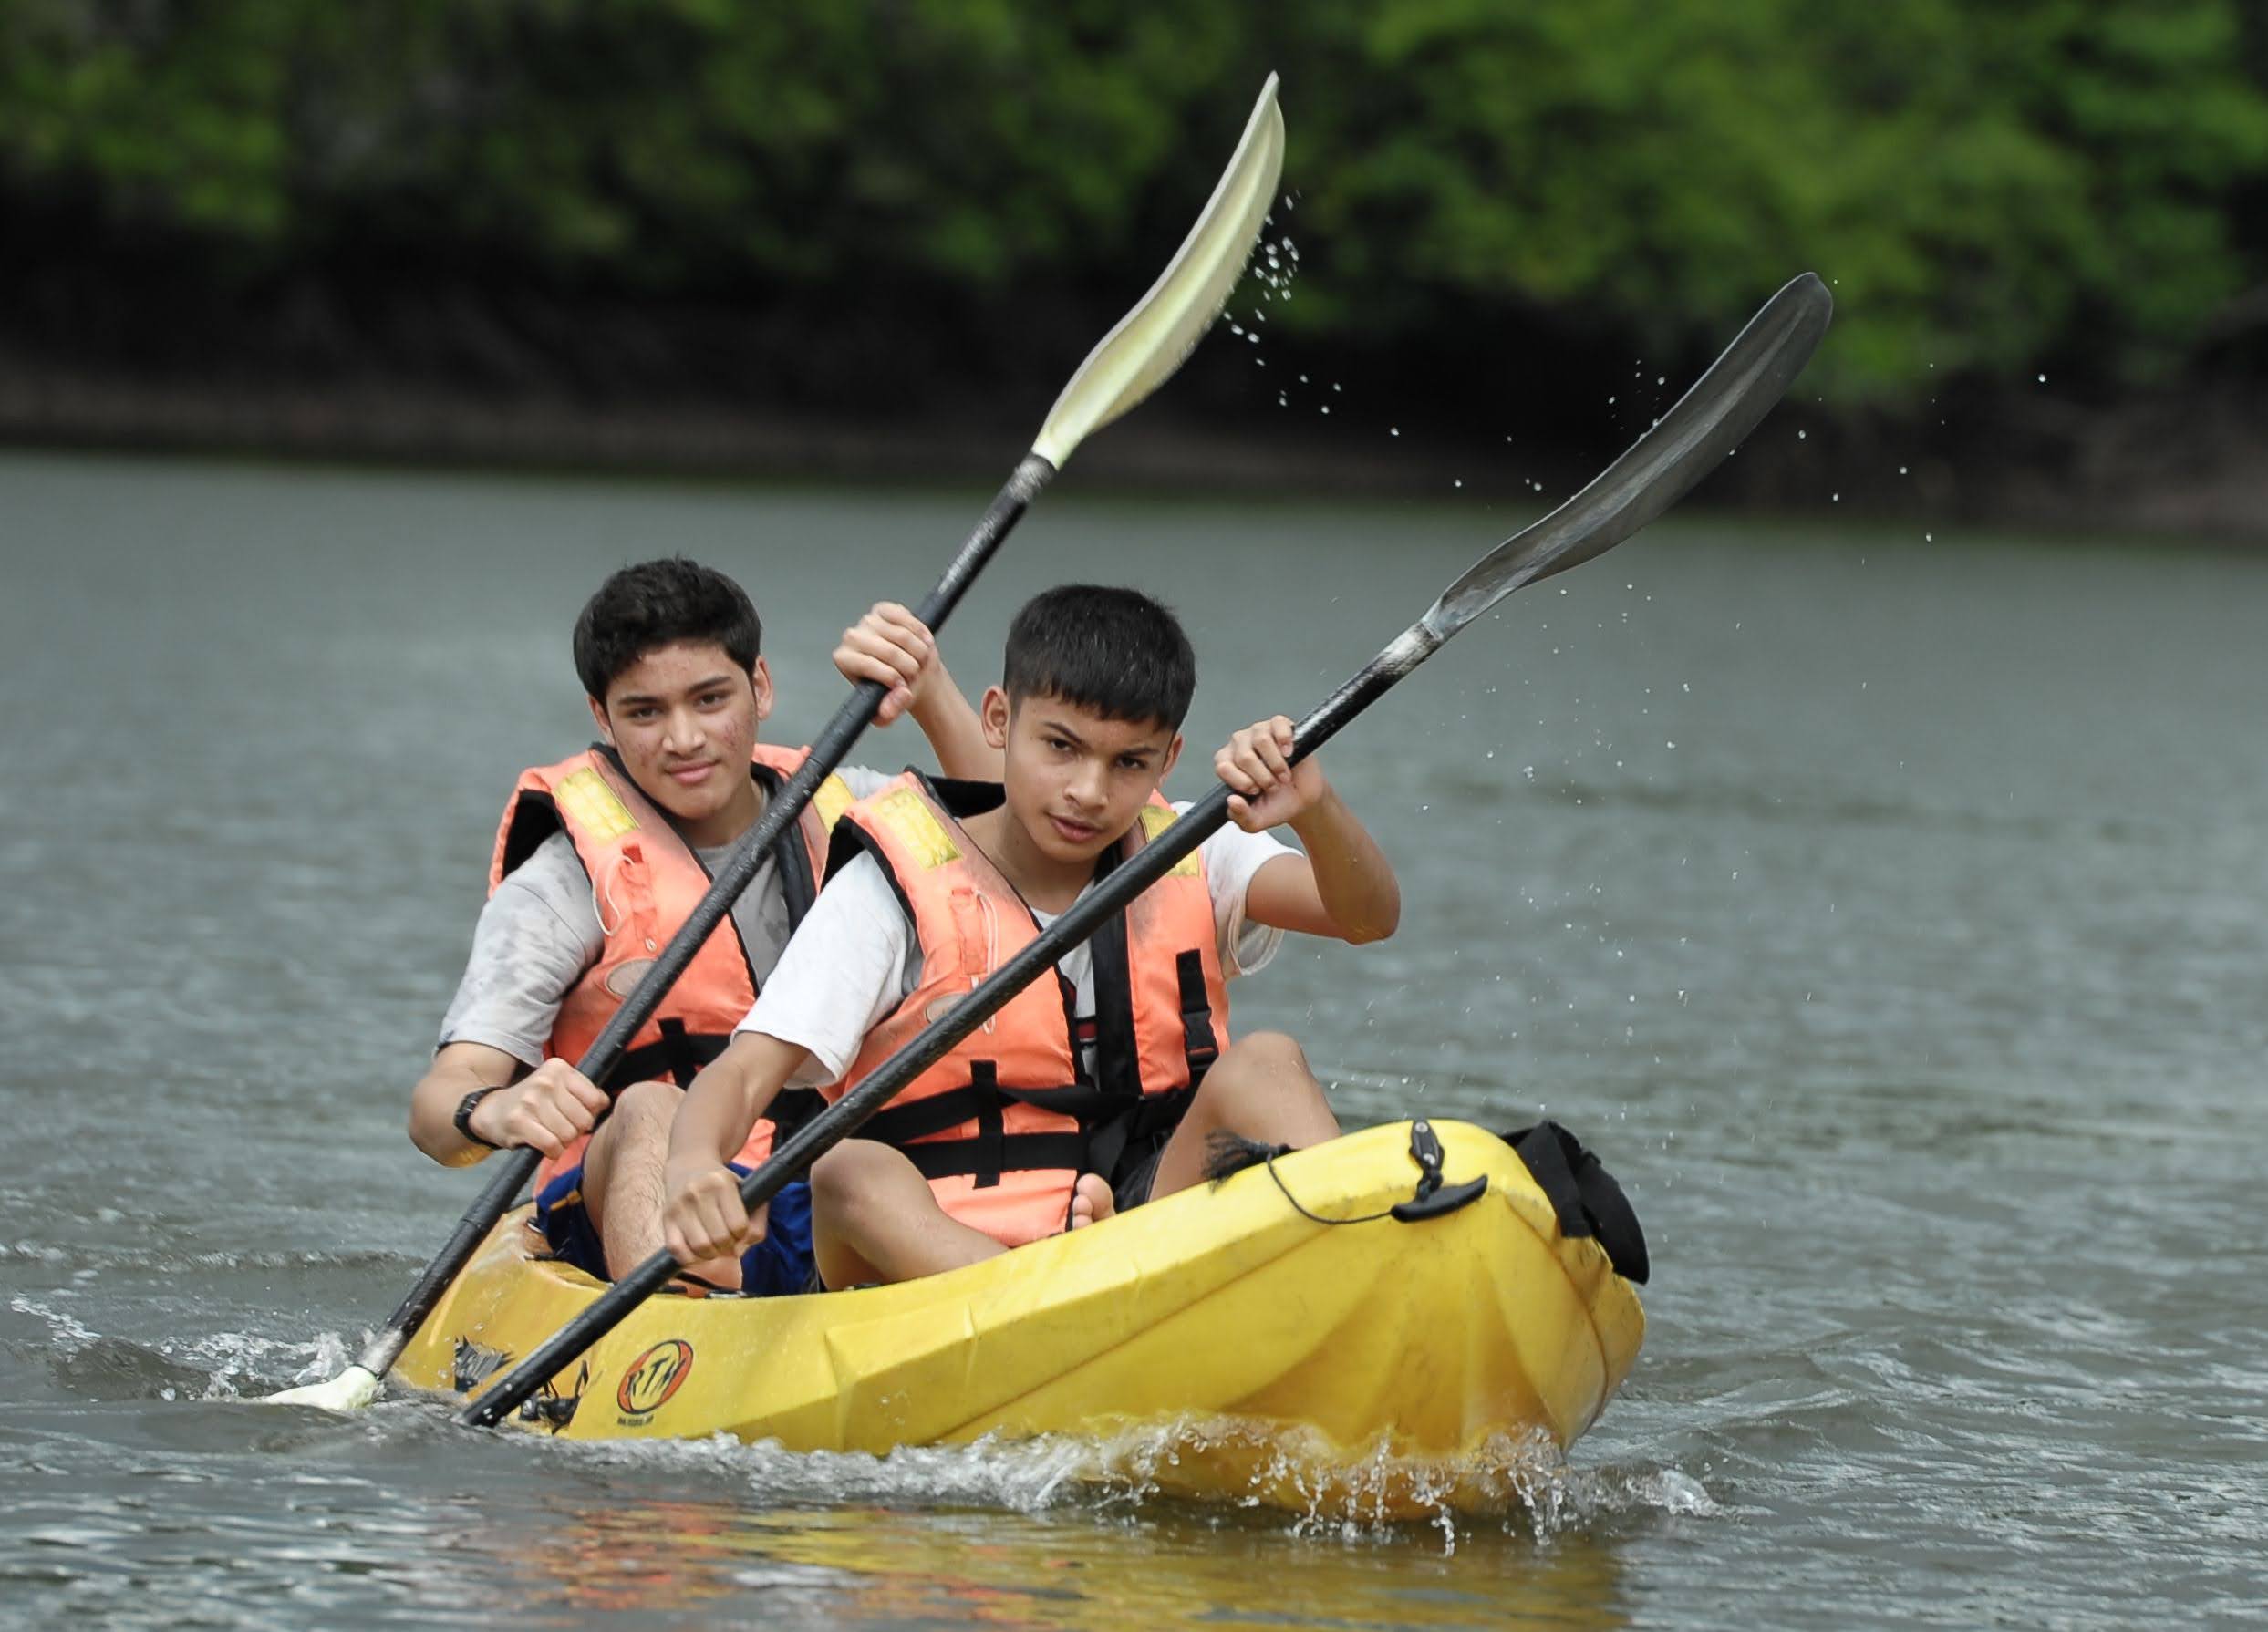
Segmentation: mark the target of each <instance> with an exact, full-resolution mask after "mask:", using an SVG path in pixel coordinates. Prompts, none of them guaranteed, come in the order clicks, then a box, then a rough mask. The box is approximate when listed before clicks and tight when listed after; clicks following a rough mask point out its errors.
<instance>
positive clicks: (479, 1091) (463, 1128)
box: [450, 1082, 504, 1151]
mask: <svg viewBox="0 0 2268 1632" xmlns="http://www.w3.org/2000/svg"><path fill="white" fill-rule="evenodd" d="M503 1090H504V1085H503V1084H502V1083H501V1082H499V1083H496V1084H494V1085H493V1086H492V1087H489V1088H476V1089H474V1090H472V1091H471V1093H469V1094H467V1095H465V1097H464V1098H463V1099H461V1100H458V1101H457V1114H456V1115H455V1116H454V1117H452V1118H451V1119H450V1121H453V1122H455V1123H456V1126H457V1131H458V1132H460V1133H461V1134H463V1135H464V1136H465V1137H466V1138H467V1139H469V1140H471V1141H472V1142H473V1143H474V1144H484V1145H486V1146H487V1147H488V1148H489V1149H490V1150H492V1151H501V1150H502V1149H503V1148H504V1147H503V1146H502V1145H500V1144H498V1143H497V1142H496V1141H494V1140H492V1139H482V1137H481V1136H480V1135H479V1134H478V1133H475V1132H474V1131H472V1109H473V1107H474V1106H476V1105H478V1104H479V1103H480V1102H481V1101H482V1100H485V1099H487V1098H488V1097H489V1095H491V1094H494V1093H502V1091H503Z"/></svg>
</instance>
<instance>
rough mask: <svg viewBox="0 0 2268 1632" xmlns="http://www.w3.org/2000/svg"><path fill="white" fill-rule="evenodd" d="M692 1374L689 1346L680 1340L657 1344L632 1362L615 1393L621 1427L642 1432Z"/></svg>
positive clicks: (691, 1353) (691, 1356) (691, 1357)
mask: <svg viewBox="0 0 2268 1632" xmlns="http://www.w3.org/2000/svg"><path fill="white" fill-rule="evenodd" d="M692 1372H693V1346H692V1345H691V1344H690V1343H688V1342H687V1341H686V1340H685V1339H684V1338H670V1339H669V1340H668V1342H665V1343H657V1344H655V1345H654V1346H653V1348H649V1349H647V1351H646V1352H645V1353H644V1354H642V1355H640V1356H638V1358H637V1359H635V1360H632V1361H631V1362H630V1368H629V1369H628V1370H627V1371H625V1372H624V1373H623V1374H622V1386H621V1387H620V1388H618V1389H616V1390H615V1403H616V1405H618V1406H620V1407H621V1408H622V1421H623V1425H624V1426H625V1427H627V1428H643V1427H644V1426H645V1425H646V1424H647V1423H648V1422H650V1421H652V1420H653V1417H654V1413H655V1412H656V1411H658V1410H661V1408H662V1407H663V1406H665V1405H667V1404H668V1403H669V1396H671V1395H672V1394H674V1393H676V1392H677V1391H678V1389H680V1388H682V1387H683V1386H684V1384H685V1379H687V1378H688V1377H689V1376H691V1375H692Z"/></svg>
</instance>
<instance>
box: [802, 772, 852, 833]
mask: <svg viewBox="0 0 2268 1632" xmlns="http://www.w3.org/2000/svg"><path fill="white" fill-rule="evenodd" d="M811 802H812V808H813V810H815V811H818V812H819V825H820V826H821V827H823V828H825V829H826V830H827V831H829V832H833V831H834V824H835V822H836V821H837V820H838V819H839V818H840V817H841V816H842V814H843V812H844V811H847V810H849V809H850V808H851V806H852V805H854V804H855V803H856V802H857V801H855V800H854V799H853V798H852V797H851V785H850V784H849V783H848V782H846V781H844V780H843V779H842V778H841V777H839V776H829V777H828V778H827V780H825V781H823V782H822V783H820V784H819V791H818V792H816V793H814V794H813V795H812V796H811Z"/></svg>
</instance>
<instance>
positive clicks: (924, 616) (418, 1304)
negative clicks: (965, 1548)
mask: <svg viewBox="0 0 2268 1632" xmlns="http://www.w3.org/2000/svg"><path fill="white" fill-rule="evenodd" d="M1283 162H1284V119H1283V115H1282V113H1281V112H1279V110H1278V108H1277V107H1276V76H1275V75H1273V74H1270V75H1269V77H1268V83H1267V84H1266V85H1264V86H1262V87H1261V88H1260V97H1259V100H1258V102H1256V103H1254V104H1253V108H1252V117H1251V118H1250V119H1248V120H1247V121H1246V124H1245V128H1244V136H1243V139H1241V140H1240V141H1238V144H1237V151H1236V153H1235V156H1234V157H1232V158H1231V159H1230V160H1228V169H1227V170H1226V171H1225V172H1223V174H1222V176H1221V179H1220V182H1219V184H1218V185H1217V186H1216V187H1215V188H1214V189H1213V196H1212V197H1211V199H1209V200H1208V201H1206V206H1205V212H1204V213H1203V214H1201V215H1199V216H1198V217H1197V223H1196V226H1194V227H1192V228H1190V230H1189V235H1188V237H1186V238H1185V239H1184V240H1182V244H1181V247H1180V248H1179V249H1178V250H1176V251H1175V253H1174V258H1173V260H1172V261H1171V262H1169V263H1167V265H1166V268H1165V272H1164V273H1163V274H1161V275H1160V276H1159V278H1158V280H1157V282H1156V283H1155V284H1152V285H1151V286H1150V291H1149V293H1148V294H1144V296H1143V297H1142V299H1141V300H1140V301H1139V302H1137V303H1136V304H1135V305H1134V310H1133V311H1131V312H1129V313H1127V314H1126V315H1125V316H1124V317H1122V318H1120V319H1119V320H1118V324H1117V326H1116V327H1114V328H1113V329H1112V330H1111V332H1110V333H1109V334H1107V335H1105V336H1103V339H1102V342H1101V344H1099V345H1098V346H1095V348H1094V349H1093V351H1091V352H1089V353H1088V354H1087V357H1086V360H1085V361H1084V362H1082V363H1081V364H1080V365H1079V371H1078V372H1077V373H1076V374H1074V375H1072V377H1071V383H1070V384H1069V385H1067V386H1065V387H1063V392H1062V396H1060V397H1058V398H1056V399H1055V406H1054V407H1053V408H1050V409H1049V410H1048V417H1047V422H1046V423H1045V424H1043V425H1041V428H1040V435H1039V437H1038V439H1036V440H1034V441H1033V443H1032V445H1031V451H1030V453H1028V454H1026V455H1025V456H1024V458H1023V460H1022V461H1021V462H1020V463H1019V464H1018V465H1017V467H1016V470H1015V473H1014V474H1013V475H1011V476H1010V477H1009V479H1008V483H1007V485H1006V486H1004V487H1002V488H1001V489H1000V491H999V494H998V495H997V496H996V497H995V498H994V499H993V501H992V503H991V506H990V507H989V509H987V510H986V511H985V512H984V515H983V517H982V519H981V520H979V522H978V523H977V527H976V531H975V532H971V533H970V534H969V535H968V542H966V543H964V544H963V545H962V546H961V550H960V553H959V554H958V555H956V556H955V557H954V558H953V561H952V563H951V564H950V565H948V567H947V568H946V569H945V575H944V576H943V577H941V578H939V579H938V580H937V587H936V588H934V589H932V590H931V591H930V592H929V596H928V599H927V600H925V601H924V602H922V604H920V605H919V606H917V607H916V608H915V610H914V615H915V616H917V617H918V618H919V619H921V621H922V622H923V623H924V624H926V625H928V626H929V628H930V629H931V630H932V631H934V630H937V629H938V628H940V627H942V626H943V625H944V623H945V620H946V618H947V617H948V615H950V614H951V612H952V610H953V608H954V606H955V605H956V604H958V602H959V600H960V598H961V595H962V594H963V592H964V591H966V590H967V589H968V585H969V584H971V583H972V582H973V581H974V580H975V578H976V576H977V574H978V573H979V572H981V571H983V569H984V566H985V563H987V562H989V560H991V558H992V553H993V552H994V551H995V550H997V549H999V545H1000V541H1001V540H1003V539H1005V538H1006V537H1007V536H1008V534H1009V530H1010V529H1011V528H1012V527H1014V526H1015V525H1016V522H1018V520H1019V519H1020V518H1021V516H1022V515H1023V513H1024V511H1025V509H1026V507H1027V506H1029V505H1030V502H1031V501H1032V500H1033V499H1035V498H1037V497H1038V496H1039V494H1040V491H1041V489H1042V488H1044V487H1046V486H1047V484H1048V482H1049V480H1050V479H1051V478H1052V477H1053V476H1054V475H1055V473H1056V471H1058V470H1061V469H1062V466H1063V463H1064V461H1065V460H1068V459H1070V458H1071V456H1072V452H1073V451H1074V450H1075V449H1077V448H1078V446H1079V444H1080V443H1081V442H1082V441H1083V440H1084V439H1086V438H1087V436H1088V435H1089V434H1090V433H1092V432H1093V431H1096V430H1100V429H1102V428H1103V426H1105V425H1108V424H1109V423H1110V422H1111V421H1112V420H1113V419H1116V418H1118V417H1119V416H1120V415H1122V414H1124V413H1125V412H1126V411H1127V410H1128V409H1130V408H1134V406H1135V405H1136V404H1137V403H1139V402H1141V401H1142V400H1143V399H1144V398H1146V397H1148V396H1149V395H1150V393H1151V392H1153V391H1155V390H1156V389H1157V387H1159V386H1161V385H1163V384H1165V381H1166V380H1167V379H1168V378H1169V377H1171V376H1172V375H1173V372H1174V370H1175V369H1176V368H1178V367H1181V364H1182V360H1183V359H1184V358H1185V357H1186V356H1188V355H1189V353H1190V352H1191V351H1192V350H1193V349H1194V348H1195V347H1196V343H1197V342H1198V341H1199V340H1200V339H1202V338H1203V337H1204V335H1205V331H1206V329H1207V328H1209V327H1211V326H1212V323H1213V319H1214V318H1215V317H1217V316H1218V315H1220V310H1221V307H1222V306H1223V305H1226V304H1227V299H1228V295H1229V292H1230V291H1231V290H1232V289H1234V288H1235V287H1236V284H1237V280H1238V278H1239V277H1240V276H1242V275H1243V273H1244V264H1245V261H1246V259H1247V258H1248V256H1249V255H1250V254H1251V253H1252V245H1253V243H1254V242H1255V241H1256V240H1257V239H1258V237H1259V232H1260V226H1261V223H1262V222H1264V221H1265V220H1266V219H1267V216H1268V209H1269V201H1270V200H1272V199H1273V198H1274V197H1275V195H1276V182H1277V179H1278V178H1279V176H1280V175H1281V174H1282V171H1283ZM884 696H885V687H883V685H882V684H881V682H879V681H876V680H867V681H864V682H862V683H861V684H860V685H859V686H858V687H857V688H856V689H854V691H853V692H852V693H851V695H850V697H849V698H848V699H847V700H845V701H844V704H843V706H842V707H841V708H838V709H836V710H835V714H834V718H833V719H831V720H829V721H828V722H827V728H826V729H825V730H823V731H822V732H821V733H820V734H819V738H818V739H817V740H816V741H814V742H813V744H812V748H811V758H810V759H807V760H805V761H804V763H803V769H802V770H798V771H797V772H796V773H795V774H794V775H793V776H792V777H791V778H790V779H789V780H788V782H787V785H786V786H785V787H783V788H782V789H781V790H780V791H779V793H778V794H776V795H775V796H774V797H773V798H772V802H771V803H770V804H769V805H768V806H766V807H765V810H764V813H763V814H762V815H761V817H759V818H758V819H757V821H756V825H755V826H753V827H751V829H749V831H748V832H747V833H746V834H745V835H743V836H742V838H741V839H740V843H739V845H738V846H737V847H736V848H735V849H734V851H733V852H732V856H731V859H730V860H729V861H728V862H726V863H725V865H724V866H723V867H722V868H721V869H720V871H719V872H718V873H717V876H716V882H715V883H711V884H710V885H709V893H708V894H707V895H705V896H703V897H702V898H701V902H700V904H699V906H697V907H696V908H694V910H693V914H692V916H691V917H689V918H688V919H687V920H686V922H685V927H684V928H682V929H680V930H679V931H678V933H677V935H675V936H674V937H673V938H672V939H671V940H670V942H669V944H668V946H666V947H664V948H663V950H662V953H661V955H660V956H659V957H658V958H657V959H655V960H654V965H653V966H652V967H651V968H650V969H648V970H647V972H646V976H645V977H644V978H643V979H642V980H640V981H639V982H638V984H637V989H636V990H635V991H633V992H632V993H631V994H630V996H629V997H628V998H627V1000H625V1002H624V1003H623V1005H622V1007H620V1008H619V1009H617V1010H616V1011H615V1017H614V1018H613V1019H611V1020H609V1021H608V1022H607V1023H606V1029H605V1030H603V1031H601V1032H600V1033H599V1034H598V1037H597V1038H596V1039H595V1041H593V1043H592V1044H591V1047H590V1050H589V1051H588V1052H587V1053H585V1055H584V1056H583V1058H582V1059H579V1060H577V1061H576V1062H575V1069H577V1070H579V1071H581V1072H582V1073H583V1075H584V1076H585V1077H587V1078H589V1079H591V1080H592V1081H594V1082H604V1081H605V1080H606V1078H607V1076H608V1074H609V1073H611V1072H612V1071H613V1070H614V1069H615V1067H616V1065H617V1064H618V1063H619V1062H620V1060H621V1059H622V1056H623V1052H624V1050H625V1049H626V1048H627V1047H628V1045H629V1041H630V1038H633V1037H635V1036H636V1035H637V1032H638V1030H639V1029H640V1028H642V1027H643V1026H644V1025H645V1024H646V1022H647V1020H648V1019H650V1018H652V1017H653V1013H654V1010H655V1009H656V1008H658V1007H660V1004H661V1000H662V998H663V997H667V996H668V992H669V988H670V987H671V986H674V985H675V984H676V983H677V979H678V976H680V975H681V974H683V973H684V972H685V966H687V965H688V964H689V963H690V962H692V960H693V955H694V953H696V952H697V951H699V949H700V946H701V945H702V943H703V942H705V941H707V940H708V938H709V935H710V934H711V933H712V932H713V931H714V930H715V929H716V927H717V925H718V924H721V923H722V922H723V921H724V916H725V914H727V913H729V912H730V911H731V910H732V904H733V903H734V902H735V901H737V900H739V899H740V893H741V892H742V891H743V890H745V889H747V887H748V883H749V881H750V880H751V879H752V878H753V877H755V876H756V873H757V870H758V869H759V868H760V867H761V866H762V864H763V861H764V858H765V856H766V855H767V854H769V853H770V852H771V850H772V845H773V843H774V842H777V841H778V840H779V838H780V837H781V835H782V834H785V833H792V832H793V831H794V827H795V821H796V818H797V817H799V816H801V815H802V814H803V807H804V806H805V805H806V804H808V803H809V802H810V801H811V797H812V795H813V793H814V792H816V791H817V790H818V787H819V784H820V783H821V782H823V781H824V780H826V779H827V777H828V776H829V775H830V774H831V773H832V772H833V771H834V768H835V767H836V766H837V765H839V764H841V763H842V762H843V757H844V754H846V753H848V752H849V751H850V747H851V744H852V743H853V742H854V741H856V740H857V739H858V735H859V733H860V732H861V731H864V730H865V728H866V724H867V722H868V721H869V720H871V719H872V718H874V711H875V708H876V707H877V706H878V705H879V704H880V703H881V701H882V699H883V697H884ZM539 1161H540V1158H539V1157H538V1156H537V1154H536V1152H533V1151H532V1150H525V1149H523V1150H519V1151H514V1152H512V1153H511V1154H510V1155H509V1156H507V1157H505V1158H504V1159H503V1160H502V1162H500V1163H499V1164H498V1172H497V1173H496V1175H495V1177H494V1178H493V1179H492V1180H491V1181H490V1182H489V1183H488V1186H487V1188H486V1189H484V1190H482V1192H481V1193H480V1195H479V1197H478V1198H477V1199H476V1200H475V1201H474V1202H473V1203H472V1205H471V1208H470V1209H468V1210H467V1211H466V1213H465V1215H464V1217H463V1218H462V1219H461V1220H460V1221H459V1222H458V1224H457V1228H456V1231H455V1233H454V1234H451V1235H450V1238H449V1240H448V1242H447V1244H446V1245H443V1246H442V1248H441V1250H440V1253H439V1254H437V1255H435V1256H434V1259H433V1261H432V1262H431V1263H430V1264H429V1265H426V1267H425V1273H424V1274H422V1275H420V1276H419V1277H418V1281H417V1285H416V1286H412V1287H411V1288H410V1289H409V1296H407V1297H405V1298H404V1299H403V1300H402V1303H401V1307H399V1308H398V1309H396V1310H395V1311H394V1313H393V1314H392V1315H391V1316H389V1317H388V1319H387V1321H386V1324H385V1325H384V1326H382V1327H379V1328H378V1330H377V1331H376V1332H375V1333H373V1334H372V1335H371V1338H370V1340H369V1342H368V1344H367V1345H366V1346H365V1347H364V1348H363V1351H362V1355H361V1358H359V1359H357V1361H356V1362H355V1364H353V1365H352V1366H349V1367H348V1368H347V1369H346V1370H344V1371H342V1372H340V1373H339V1374H338V1375H337V1377H334V1378H332V1379H329V1380H328V1381H326V1382H319V1383H309V1384H306V1386H304V1387H301V1388H296V1389H285V1390H284V1391H283V1392H282V1393H280V1394H271V1395H269V1396H268V1400H270V1401H271V1402H272V1403H275V1404H287V1405H319V1406H326V1407H328V1408H329V1409H331V1410H355V1409H357V1407H360V1406H364V1405H367V1404H368V1403H369V1402H370V1400H373V1399H374V1398H376V1396H377V1394H378V1379H380V1378H382V1377H384V1376H385V1375H386V1372H387V1369H388V1367H390V1366H391V1365H392V1364H393V1363H394V1360H395V1358H396V1357H397V1356H399V1354H400V1353H401V1351H402V1348H403V1347H404V1346H405V1345H407V1344H408V1343H409V1339H410V1338H411V1337H412V1336H413V1335H414V1334H415V1333H416V1331H417V1329H418V1327H420V1326H421V1325H423V1324H424V1322H425V1317H426V1316H428V1315H429V1314H430V1313H431V1312H432V1309H433V1306H434V1305H435V1304H436V1303H438V1302H439V1301H440V1295H441V1292H442V1290H443V1289H444V1288H445V1287H447V1286H448V1285H449V1283H450V1281H452V1280H454V1279H456V1277H457V1272H458V1271H459V1270H461V1269H462V1268H463V1267H464V1265H465V1262H466V1260H467V1259H469V1258H470V1257H471V1255H472V1249H473V1248H474V1247H475V1246H477V1245H480V1242H481V1239H482V1237H483V1236H484V1235H486V1234H488V1233H489V1231H490V1230H491V1229H492V1228H494V1227H495V1224H496V1221H497V1220H498V1219H499V1218H501V1217H502V1216H503V1214H504V1210H505V1209H506V1208H507V1207H509V1206H511V1205H512V1202H513V1197H514V1196H516V1195H518V1194H519V1193H520V1191H521V1188H522V1187H523V1185H525V1184H526V1183H527V1182H528V1181H529V1179H530V1178H532V1177H533V1175H534V1172H535V1169H536V1167H537V1165H538V1163H539Z"/></svg>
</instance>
